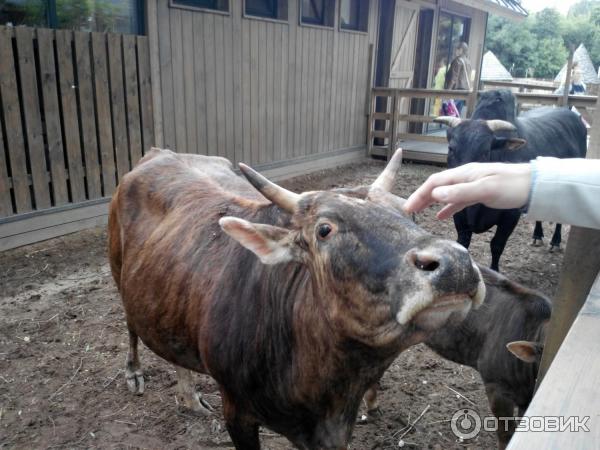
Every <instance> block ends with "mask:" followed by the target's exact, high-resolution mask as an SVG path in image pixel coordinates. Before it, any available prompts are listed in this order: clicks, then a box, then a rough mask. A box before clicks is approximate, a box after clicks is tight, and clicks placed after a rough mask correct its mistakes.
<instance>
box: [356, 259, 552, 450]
mask: <svg viewBox="0 0 600 450" xmlns="http://www.w3.org/2000/svg"><path fill="white" fill-rule="evenodd" d="M480 270H481V274H482V275H483V280H484V281H485V285H486V288H487V289H486V296H485V301H484V303H483V305H482V307H481V308H479V309H478V310H471V311H470V312H469V314H468V315H467V317H466V319H465V320H464V321H461V320H456V321H452V320H451V321H450V322H449V323H447V324H446V325H445V326H444V327H443V328H440V329H438V331H436V332H435V333H434V334H433V335H432V336H431V337H429V338H428V339H427V340H426V341H425V343H426V344H427V346H428V347H429V348H431V349H432V350H434V351H435V352H436V353H438V354H439V355H440V356H442V357H444V358H446V359H448V360H450V361H454V362H456V363H458V364H463V365H466V366H470V367H473V368H474V369H476V370H477V371H478V372H479V374H480V375H481V378H482V380H483V383H484V385H485V390H486V394H487V397H488V400H489V403H490V409H491V410H492V413H493V414H494V415H495V416H496V417H497V418H499V417H514V415H515V412H514V409H515V407H517V408H518V414H519V416H522V415H523V414H524V412H525V410H526V409H527V407H528V406H529V403H530V402H531V399H532V398H533V391H534V389H535V383H536V378H537V373H538V369H539V363H540V360H541V355H542V350H543V343H544V339H545V333H546V327H547V324H548V322H549V320H550V315H551V311H552V305H551V303H550V300H549V299H548V298H547V297H545V296H544V295H542V294H541V293H539V292H537V291H534V290H531V289H528V288H526V287H524V286H522V285H520V284H518V283H515V282H513V281H510V280H509V279H508V278H506V277H504V276H503V275H500V274H499V273H498V272H494V271H492V270H490V269H485V268H484V267H480ZM515 356H517V358H515ZM364 399H365V403H366V404H367V408H368V410H369V411H373V410H375V409H377V391H376V389H375V387H372V388H371V389H369V390H368V391H367V393H366V394H365V397H364ZM506 425H507V427H506V428H508V429H505V424H504V422H503V421H499V429H498V431H497V436H498V444H499V447H500V448H501V449H504V448H505V447H506V445H507V444H508V441H509V440H510V438H511V436H512V435H513V433H514V430H515V427H516V423H515V422H514V421H510V422H508V423H507V424H506Z"/></svg>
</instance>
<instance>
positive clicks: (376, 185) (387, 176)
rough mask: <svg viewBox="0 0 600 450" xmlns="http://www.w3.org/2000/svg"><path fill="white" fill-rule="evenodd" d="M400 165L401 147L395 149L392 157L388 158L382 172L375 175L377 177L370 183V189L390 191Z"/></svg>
mask: <svg viewBox="0 0 600 450" xmlns="http://www.w3.org/2000/svg"><path fill="white" fill-rule="evenodd" d="M401 165H402V149H401V148H399V149H397V150H396V151H395V152H394V154H393V155H392V157H391V158H390V160H389V162H388V163H387V166H385V169H383V172H381V174H380V175H379V176H378V177H377V179H376V180H375V181H374V182H373V184H372V185H371V189H370V190H371V191H374V190H377V189H381V190H382V191H386V192H390V191H391V190H392V188H393V187H394V181H395V180H396V174H397V173H398V170H399V169H400V166H401Z"/></svg>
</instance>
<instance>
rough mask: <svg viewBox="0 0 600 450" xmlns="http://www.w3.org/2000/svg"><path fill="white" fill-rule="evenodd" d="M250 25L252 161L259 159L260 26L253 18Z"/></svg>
mask: <svg viewBox="0 0 600 450" xmlns="http://www.w3.org/2000/svg"><path fill="white" fill-rule="evenodd" d="M249 25H250V145H251V148H252V150H251V154H250V163H251V164H256V163H258V161H259V127H260V120H259V117H258V116H259V111H258V104H259V103H258V77H259V71H258V60H259V50H258V49H259V45H260V39H259V27H258V22H256V21H254V20H252V21H250V22H249Z"/></svg>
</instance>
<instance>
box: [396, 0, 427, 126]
mask: <svg viewBox="0 0 600 450" xmlns="http://www.w3.org/2000/svg"><path fill="white" fill-rule="evenodd" d="M419 11H420V8H419V6H418V5H414V4H411V3H408V2H404V1H401V0H398V1H396V8H395V11H394V32H393V35H392V51H391V58H390V80H389V86H390V87H391V88H411V87H412V85H413V77H414V66H415V49H416V44H417V29H418V23H419ZM409 105H410V102H409V100H408V99H402V100H401V102H400V105H399V112H400V114H407V113H408V109H409ZM406 129H407V127H406V122H404V123H403V122H400V124H399V127H398V128H397V131H398V132H399V133H405V132H406Z"/></svg>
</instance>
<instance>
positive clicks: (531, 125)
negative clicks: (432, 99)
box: [436, 91, 587, 270]
mask: <svg viewBox="0 0 600 450" xmlns="http://www.w3.org/2000/svg"><path fill="white" fill-rule="evenodd" d="M514 111H515V99H514V96H513V95H512V93H511V92H510V91H490V92H486V93H484V94H482V97H481V100H480V101H479V103H478V105H477V108H476V109H475V111H474V112H473V118H472V119H470V120H462V119H458V118H455V117H438V118H437V119H436V122H439V123H444V124H446V125H448V126H449V128H448V130H447V139H448V167H451V168H452V167H458V166H461V165H463V164H467V163H470V162H507V163H520V162H527V161H530V160H532V159H535V158H536V157H538V156H553V157H557V158H582V157H584V156H585V153H586V149H587V130H586V128H585V125H584V124H583V122H582V121H581V118H580V116H579V115H577V114H576V113H574V112H572V111H569V110H568V109H566V108H552V107H543V108H536V109H533V110H531V111H528V112H526V113H524V114H522V115H521V116H519V117H517V118H515V112H514ZM520 216H521V211H520V210H519V209H507V210H499V209H492V208H488V207H486V206H484V205H482V204H476V205H473V206H469V207H468V208H465V209H464V210H462V211H460V212H458V213H456V214H455V215H454V225H455V226H456V231H457V233H458V242H459V243H460V244H462V245H463V246H465V247H466V248H468V247H469V244H470V243H471V236H472V234H473V233H483V232H485V231H487V230H489V229H490V228H492V227H493V226H494V225H496V226H497V228H496V233H495V235H494V237H493V239H492V241H491V243H490V247H491V251H492V264H491V267H492V269H494V270H498V266H499V261H500V256H501V255H502V252H503V251H504V247H505V246H506V242H507V240H508V238H509V236H510V235H511V233H512V232H513V230H514V229H515V227H516V226H517V223H518V221H519V218H520ZM542 235H543V233H542V227H541V223H537V224H536V231H535V232H534V243H536V242H537V241H536V240H540V241H541V237H542ZM551 245H552V247H556V246H559V245H560V224H557V226H556V230H555V233H554V236H553V238H552V243H551Z"/></svg>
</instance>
